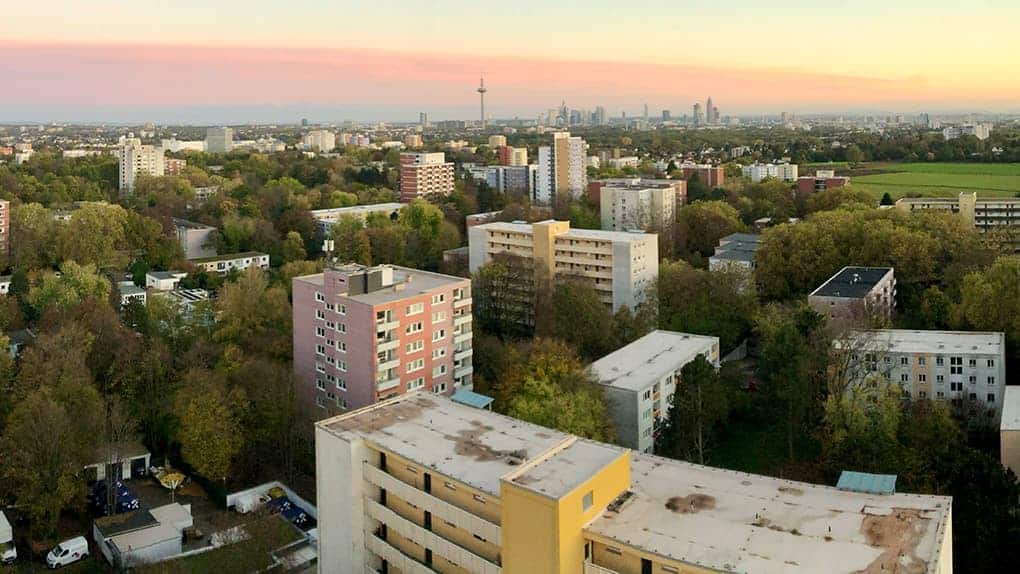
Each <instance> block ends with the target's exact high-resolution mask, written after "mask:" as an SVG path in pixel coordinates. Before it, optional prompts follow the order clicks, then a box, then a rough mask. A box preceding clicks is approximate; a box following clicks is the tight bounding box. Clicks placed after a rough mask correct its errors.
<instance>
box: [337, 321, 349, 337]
mask: <svg viewBox="0 0 1020 574" xmlns="http://www.w3.org/2000/svg"><path fill="white" fill-rule="evenodd" d="M336 330H337V331H339V332H340V333H341V334H346V333H347V323H337V324H336Z"/></svg>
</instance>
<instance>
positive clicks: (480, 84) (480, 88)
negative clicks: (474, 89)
mask: <svg viewBox="0 0 1020 574" xmlns="http://www.w3.org/2000/svg"><path fill="white" fill-rule="evenodd" d="M487 91H489V90H488V89H486V88H485V77H481V78H479V79H478V97H479V98H480V99H481V103H482V129H483V130H484V129H485V92H487Z"/></svg>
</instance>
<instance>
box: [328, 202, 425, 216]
mask: <svg viewBox="0 0 1020 574" xmlns="http://www.w3.org/2000/svg"><path fill="white" fill-rule="evenodd" d="M406 205H407V204H406V203H393V202H391V203H371V204H368V205H352V206H350V207H331V208H329V209H313V210H311V212H310V213H311V214H312V217H314V218H316V219H320V218H323V217H329V218H334V217H339V216H341V215H366V214H369V213H376V212H380V211H399V210H401V209H403V208H404V207H405V206H406Z"/></svg>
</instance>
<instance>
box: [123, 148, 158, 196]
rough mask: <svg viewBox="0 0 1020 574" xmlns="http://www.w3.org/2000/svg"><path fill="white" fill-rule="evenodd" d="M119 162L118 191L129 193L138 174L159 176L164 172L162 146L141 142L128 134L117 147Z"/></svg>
mask: <svg viewBox="0 0 1020 574" xmlns="http://www.w3.org/2000/svg"><path fill="white" fill-rule="evenodd" d="M117 159H118V161H119V163H120V192H121V193H122V194H127V193H131V192H132V191H134V189H135V179H136V178H137V177H138V175H139V174H143V175H153V176H161V175H163V174H164V169H165V167H164V163H163V148H160V147H156V146H151V145H145V144H142V140H140V139H138V138H136V137H134V136H133V135H128V137H126V138H124V139H123V140H122V141H121V145H120V147H119V148H118V149H117Z"/></svg>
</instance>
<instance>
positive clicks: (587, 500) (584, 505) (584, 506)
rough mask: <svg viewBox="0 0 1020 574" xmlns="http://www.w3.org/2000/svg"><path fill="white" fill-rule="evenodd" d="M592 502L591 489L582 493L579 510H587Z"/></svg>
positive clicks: (593, 500)
mask: <svg viewBox="0 0 1020 574" xmlns="http://www.w3.org/2000/svg"><path fill="white" fill-rule="evenodd" d="M594 504H595V498H594V496H593V495H592V491H590V490H589V491H588V493H587V494H585V495H584V498H582V499H581V512H587V511H588V509H589V508H591V507H592V505H594Z"/></svg>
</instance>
